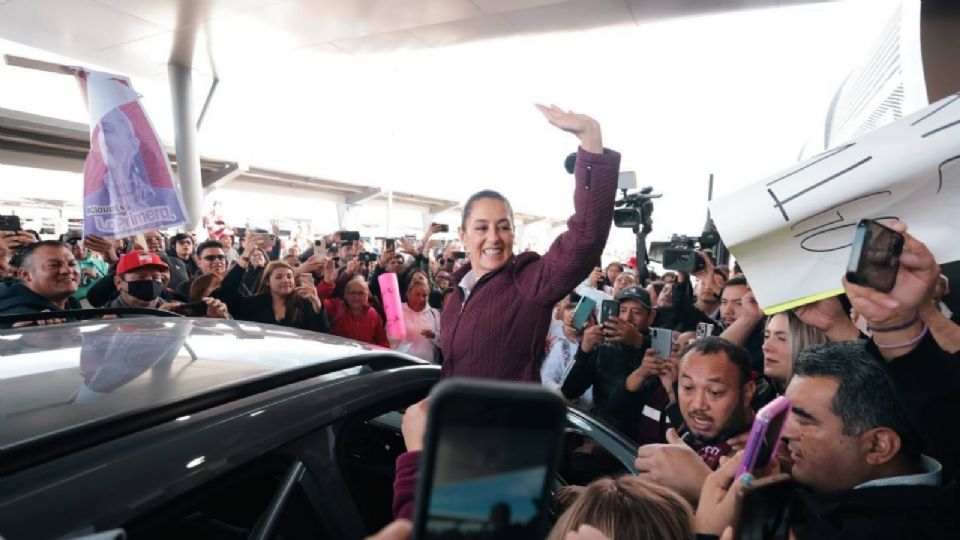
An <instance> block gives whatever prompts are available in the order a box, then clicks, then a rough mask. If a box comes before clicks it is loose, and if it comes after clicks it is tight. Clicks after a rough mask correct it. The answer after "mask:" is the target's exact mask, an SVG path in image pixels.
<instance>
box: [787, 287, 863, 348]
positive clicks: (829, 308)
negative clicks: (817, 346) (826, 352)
mask: <svg viewBox="0 0 960 540" xmlns="http://www.w3.org/2000/svg"><path fill="white" fill-rule="evenodd" d="M793 313H794V314H795V315H796V316H797V318H799V319H800V320H801V321H803V322H804V324H807V325H809V326H812V327H814V328H816V329H818V330H820V331H822V332H824V333H825V334H827V338H828V339H829V340H830V341H850V340H854V339H857V338H858V337H860V330H858V329H857V327H856V325H854V324H853V321H851V320H850V317H848V316H847V314H846V313H844V312H843V306H842V305H840V300H839V299H838V298H837V297H836V296H831V297H830V298H824V299H822V300H817V301H816V302H813V303H811V304H807V305H805V306H800V307H798V308H796V309H794V310H793Z"/></svg>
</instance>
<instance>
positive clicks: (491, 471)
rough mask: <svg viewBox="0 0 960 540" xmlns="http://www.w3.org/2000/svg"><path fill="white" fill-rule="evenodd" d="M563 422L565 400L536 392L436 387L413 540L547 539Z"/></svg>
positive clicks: (534, 388) (495, 385)
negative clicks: (468, 539)
mask: <svg viewBox="0 0 960 540" xmlns="http://www.w3.org/2000/svg"><path fill="white" fill-rule="evenodd" d="M415 406H416V405H415ZM518 410H522V411H524V414H517V413H516V411H518ZM565 417H566V406H565V405H564V404H563V401H562V399H561V398H560V397H559V396H558V395H556V394H554V393H553V392H551V391H549V390H547V389H545V388H543V387H542V386H539V385H530V384H520V383H506V382H494V381H479V380H470V381H467V380H457V379H451V380H446V381H443V382H441V383H440V384H438V385H437V387H436V388H435V389H434V391H433V393H432V395H431V397H430V401H429V413H428V418H427V428H426V436H425V437H424V444H423V453H422V455H421V461H420V463H421V466H420V471H419V478H418V485H417V495H416V509H415V511H414V518H413V538H414V540H428V539H440V538H447V537H451V536H456V537H462V536H465V535H471V536H472V535H473V533H476V532H478V531H489V532H492V533H494V534H493V535H492V536H491V537H492V538H543V537H544V533H545V532H546V531H545V525H546V517H547V514H548V512H547V505H548V501H549V500H550V487H551V486H552V485H553V483H554V481H555V471H556V466H557V461H558V459H559V457H560V451H561V449H562V447H563V444H562V438H563V428H564V422H565ZM406 423H407V420H406V418H405V419H404V424H406ZM406 438H407V434H406V432H405V433H404V439H405V440H406Z"/></svg>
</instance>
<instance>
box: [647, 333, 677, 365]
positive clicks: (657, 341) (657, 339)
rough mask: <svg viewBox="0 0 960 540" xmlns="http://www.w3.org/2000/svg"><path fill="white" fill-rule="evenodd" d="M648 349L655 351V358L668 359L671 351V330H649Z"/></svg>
mask: <svg viewBox="0 0 960 540" xmlns="http://www.w3.org/2000/svg"><path fill="white" fill-rule="evenodd" d="M650 347H652V348H653V349H654V350H656V351H657V356H659V357H660V358H670V353H671V352H672V350H673V330H670V329H669V328H651V329H650Z"/></svg>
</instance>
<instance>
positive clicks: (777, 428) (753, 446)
mask: <svg viewBox="0 0 960 540" xmlns="http://www.w3.org/2000/svg"><path fill="white" fill-rule="evenodd" d="M790 409H791V404H790V400H789V399H787V398H786V397H785V396H778V397H777V398H776V399H774V400H773V401H771V402H770V403H767V404H766V405H764V407H763V408H762V409H760V410H759V411H757V417H756V418H755V419H754V421H753V427H752V428H751V429H750V439H749V440H747V446H746V448H745V449H744V453H743V461H742V462H741V463H740V468H739V469H738V470H737V476H740V475H741V474H743V473H745V472H749V473H751V474H753V473H755V472H756V471H757V469H761V468H763V467H766V466H767V464H769V463H770V460H771V459H772V458H773V456H775V455H776V453H777V447H778V446H779V445H780V433H781V432H782V431H783V426H784V425H785V424H786V422H787V417H788V416H789V415H790Z"/></svg>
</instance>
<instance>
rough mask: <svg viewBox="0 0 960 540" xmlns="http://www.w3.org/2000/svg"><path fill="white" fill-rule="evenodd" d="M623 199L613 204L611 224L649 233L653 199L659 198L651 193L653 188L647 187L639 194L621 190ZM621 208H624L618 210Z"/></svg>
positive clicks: (651, 222) (651, 225)
mask: <svg viewBox="0 0 960 540" xmlns="http://www.w3.org/2000/svg"><path fill="white" fill-rule="evenodd" d="M621 191H622V192H623V197H621V198H620V200H619V201H616V202H614V203H613V205H614V206H615V207H616V210H614V211H613V224H614V225H616V226H617V227H621V228H624V229H633V230H634V231H635V232H640V230H641V229H642V230H643V232H644V233H649V232H650V231H652V230H653V199H656V198H658V197H660V194H659V193H653V188H652V187H650V186H647V187H645V188H643V189H641V190H640V192H639V193H629V194H628V193H627V190H626V189H623V190H621ZM621 206H623V207H625V208H620V207H621Z"/></svg>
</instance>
